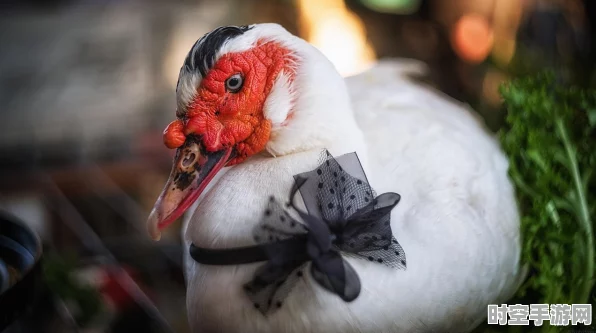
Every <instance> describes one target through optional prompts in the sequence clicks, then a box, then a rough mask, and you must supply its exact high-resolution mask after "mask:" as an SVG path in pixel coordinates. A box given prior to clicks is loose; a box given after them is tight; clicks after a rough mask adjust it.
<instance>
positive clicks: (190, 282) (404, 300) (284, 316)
mask: <svg viewBox="0 0 596 333" xmlns="http://www.w3.org/2000/svg"><path fill="white" fill-rule="evenodd" d="M418 68H419V64H416V63H414V62H410V61H384V62H380V63H379V64H377V66H376V67H374V68H372V69H370V70H369V71H367V72H365V73H362V74H360V75H358V76H355V77H350V78H347V79H346V80H345V82H346V86H345V87H344V89H345V91H346V96H345V97H346V98H347V100H348V101H349V103H351V106H350V107H349V108H348V110H346V112H347V113H351V114H352V115H353V119H354V123H353V124H352V125H350V126H348V127H349V128H350V130H349V131H346V132H345V133H342V134H340V135H337V136H336V138H335V140H333V141H327V142H326V146H324V147H323V146H316V145H315V146H314V147H312V148H311V149H307V150H303V151H300V152H296V153H289V154H283V155H282V156H277V157H274V156H271V154H267V153H263V154H258V155H255V156H252V157H251V158H249V159H247V160H246V161H245V162H243V163H242V164H238V165H235V166H233V167H230V168H227V169H226V170H225V172H224V173H220V174H219V175H218V176H217V179H215V180H214V181H213V182H212V183H211V185H210V187H209V188H207V190H206V192H205V193H204V195H203V197H202V198H201V199H200V200H199V201H198V202H197V204H196V205H195V206H193V208H192V209H195V210H194V212H192V213H191V214H189V215H188V218H187V220H186V221H185V228H184V230H183V237H184V240H185V243H186V245H189V244H190V243H194V244H196V245H197V246H201V247H207V248H229V247H236V246H246V245H254V240H253V239H252V231H253V229H254V228H255V226H256V225H257V224H258V223H259V221H260V219H261V218H262V215H263V210H264V207H266V202H267V200H268V198H269V196H271V195H273V196H275V197H277V198H280V199H282V200H283V199H285V198H287V196H288V193H289V192H290V189H291V187H292V185H293V181H294V179H293V176H294V175H296V174H299V173H302V172H305V171H310V170H312V169H314V168H315V167H316V166H317V165H318V163H319V161H320V156H321V151H322V150H323V149H328V150H329V151H330V152H331V154H332V155H334V156H339V155H342V154H345V153H349V152H354V151H355V152H357V153H358V156H359V157H360V159H361V161H362V162H363V165H364V169H365V171H366V172H367V177H368V179H369V182H370V183H371V185H372V187H373V189H374V190H375V191H376V192H377V194H380V193H384V192H397V193H399V194H400V195H401V197H402V200H401V202H400V203H399V205H398V206H397V207H396V208H395V209H394V210H393V211H392V215H391V227H392V230H393V234H394V236H395V237H396V238H397V239H398V241H399V242H400V244H401V245H402V247H403V248H404V250H405V252H406V256H407V269H406V270H394V269H391V268H388V267H386V266H383V265H379V264H376V263H371V262H368V261H366V260H361V259H355V258H346V260H348V261H349V263H350V264H351V265H352V266H353V267H354V268H355V270H356V272H357V273H358V275H359V277H360V280H361V283H362V291H361V293H360V295H359V297H358V298H357V299H356V300H354V301H353V302H350V303H346V302H344V301H342V300H341V299H340V298H339V297H337V296H336V295H335V294H332V293H330V292H328V291H326V290H325V289H323V288H322V287H321V286H319V285H318V284H317V283H316V282H315V281H314V280H313V279H312V277H311V276H310V275H309V274H305V275H304V277H303V278H302V279H301V280H300V281H299V282H298V283H297V284H296V286H295V287H294V289H293V290H292V291H291V292H290V294H289V295H288V296H287V298H286V299H285V300H284V304H283V306H282V307H281V308H280V309H278V310H276V311H275V312H274V313H272V314H270V315H268V316H263V315H262V314H261V313H260V312H258V311H257V310H256V309H255V308H254V307H253V306H252V304H251V302H250V300H249V299H248V298H247V297H246V295H245V294H244V291H243V289H242V286H243V284H244V283H246V282H248V281H250V279H251V278H252V276H253V274H254V272H255V270H256V268H257V267H259V266H260V265H262V263H258V264H246V265H238V266H209V265H201V264H199V263H197V262H195V261H194V260H193V259H192V258H190V257H189V256H188V255H187V256H186V257H185V261H186V272H185V276H186V279H187V288H188V293H187V309H188V316H189V321H190V324H191V327H192V328H193V331H194V332H226V333H227V332H288V333H290V332H326V333H334V332H338V333H340V332H341V333H348V332H467V331H470V330H472V329H473V328H474V327H475V326H477V325H478V324H479V323H481V322H482V321H483V320H485V318H486V311H487V305H488V304H495V303H499V302H502V301H504V300H506V299H507V298H508V297H509V296H510V295H511V294H512V293H513V292H514V291H515V288H516V286H517V281H518V280H519V268H518V260H519V252H520V245H519V217H518V215H517V208H516V204H515V199H514V193H513V188H512V186H511V184H510V182H509V180H508V177H507V160H506V158H505V156H504V155H503V153H502V152H501V150H500V149H499V146H498V144H497V142H496V140H495V139H494V138H493V137H492V135H491V134H489V132H488V131H487V130H486V129H485V128H484V127H483V125H482V123H481V122H480V121H479V120H478V119H477V118H476V117H474V116H473V114H472V112H471V111H470V110H469V109H467V108H466V107H465V106H463V105H459V104H458V103H456V102H453V101H451V100H449V99H448V98H446V97H443V96H441V95H440V94H439V93H436V92H434V91H432V90H430V89H429V88H426V87H422V86H419V85H417V84H414V83H413V82H412V81H410V80H409V79H408V78H407V77H406V74H408V73H409V72H411V71H418ZM340 88H341V87H340ZM341 97H342V95H341V94H339V98H341Z"/></svg>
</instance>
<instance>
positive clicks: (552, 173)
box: [499, 72, 596, 331]
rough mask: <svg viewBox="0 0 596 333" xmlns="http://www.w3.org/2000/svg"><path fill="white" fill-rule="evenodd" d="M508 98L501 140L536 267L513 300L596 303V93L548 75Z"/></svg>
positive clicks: (529, 257) (526, 246)
mask: <svg viewBox="0 0 596 333" xmlns="http://www.w3.org/2000/svg"><path fill="white" fill-rule="evenodd" d="M501 95H502V97H503V99H504V106H505V107H506V110H507V119H506V126H505V128H503V129H502V130H501V132H500V133H499V134H500V140H501V144H502V146H503V149H504V150H505V152H506V154H507V155H508V157H509V161H510V177H511V179H512V181H513V182H514V184H515V187H516V192H517V199H518V205H519V208H520V213H521V233H522V264H524V265H527V266H528V268H529V273H528V277H527V279H526V280H525V283H524V284H523V285H522V287H521V288H520V289H519V290H518V292H517V294H516V296H515V299H514V300H513V301H517V302H519V303H522V304H531V303H548V304H555V303H563V304H573V303H594V300H595V298H594V281H595V271H596V268H595V260H596V258H595V243H594V240H595V238H596V237H595V235H594V229H595V228H594V221H595V220H596V218H595V211H596V202H595V192H596V191H595V189H596V181H595V179H594V178H595V177H594V175H593V171H594V168H595V167H596V91H593V90H583V89H580V88H576V87H569V86H566V85H564V84H562V83H561V82H558V81H557V78H556V77H555V75H554V74H552V73H548V72H546V73H541V74H538V75H534V76H530V77H524V78H520V79H516V80H513V81H511V82H508V83H506V84H504V85H503V86H502V87H501ZM511 302H512V301H510V302H509V303H511ZM543 329H544V330H547V331H549V330H551V329H554V327H549V326H548V325H547V326H545V327H544V328H543Z"/></svg>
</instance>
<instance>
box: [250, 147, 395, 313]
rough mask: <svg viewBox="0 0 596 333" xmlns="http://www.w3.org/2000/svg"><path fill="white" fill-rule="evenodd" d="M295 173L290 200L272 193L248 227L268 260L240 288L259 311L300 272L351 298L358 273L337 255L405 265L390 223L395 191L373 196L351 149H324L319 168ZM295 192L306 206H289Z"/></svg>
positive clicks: (275, 303)
mask: <svg viewBox="0 0 596 333" xmlns="http://www.w3.org/2000/svg"><path fill="white" fill-rule="evenodd" d="M294 178H295V185H294V188H293V190H292V191H291V194H290V200H289V203H287V204H286V205H285V208H284V207H283V206H282V205H280V204H279V203H278V202H277V201H276V200H275V199H274V198H271V200H270V201H269V203H268V205H267V207H266V210H265V213H264V218H263V220H262V221H261V223H260V224H259V225H258V226H257V227H256V228H255V230H254V239H255V241H256V242H257V243H259V244H260V245H266V246H263V247H262V248H263V249H264V251H265V252H266V255H267V258H268V261H267V262H266V263H265V264H264V265H263V266H261V267H259V268H258V269H257V271H256V272H255V275H254V276H253V279H252V280H251V281H250V282H248V283H247V284H245V285H244V290H245V292H246V294H247V295H248V297H249V298H250V300H251V301H252V302H253V305H254V307H255V308H257V309H258V310H259V311H260V312H261V313H263V314H265V315H267V314H269V313H271V312H273V311H274V310H276V309H278V308H280V307H281V306H282V305H283V301H284V299H285V297H286V296H287V295H288V294H289V292H290V291H291V289H292V288H293V286H294V285H295V284H296V283H297V282H298V281H299V280H300V279H301V278H303V277H304V275H305V274H306V273H305V272H309V273H310V275H311V276H312V278H313V279H314V280H315V281H316V282H317V283H318V284H320V285H321V286H322V287H324V288H325V289H327V290H329V291H331V292H333V293H335V294H337V295H338V296H339V297H341V298H342V299H343V300H344V301H346V302H350V301H353V300H354V299H356V298H357V297H358V295H359V294H360V289H361V285H360V279H359V278H358V274H357V273H356V271H355V270H354V268H353V267H352V266H351V265H350V264H349V263H348V262H347V261H346V260H344V258H343V255H345V256H352V257H355V258H360V259H363V260H367V261H369V262H374V263H376V264H383V265H386V266H389V267H391V268H395V269H405V268H406V257H405V253H404V250H403V249H402V247H401V246H400V245H399V243H398V242H397V240H396V238H395V237H394V236H393V234H392V231H391V224H390V219H391V210H392V209H393V208H394V207H395V206H396V205H397V204H398V202H399V200H400V195H399V194H397V193H384V194H381V195H379V196H375V193H374V191H373V190H372V188H371V187H370V185H369V184H368V181H367V180H366V175H365V173H364V171H363V169H362V166H361V164H360V161H359V160H358V157H357V155H356V153H351V154H347V155H343V156H341V157H339V158H337V159H335V158H333V157H332V156H331V154H330V153H329V152H328V151H325V152H324V155H323V157H322V162H321V164H320V166H319V167H318V168H316V169H315V170H313V171H310V172H306V173H303V174H300V175H296V176H295V177H294ZM297 192H300V195H301V197H302V199H303V202H304V204H305V207H306V210H307V211H306V212H305V211H302V210H301V209H299V208H298V207H296V205H295V204H294V198H295V197H296V194H297ZM299 220H302V221H303V222H299Z"/></svg>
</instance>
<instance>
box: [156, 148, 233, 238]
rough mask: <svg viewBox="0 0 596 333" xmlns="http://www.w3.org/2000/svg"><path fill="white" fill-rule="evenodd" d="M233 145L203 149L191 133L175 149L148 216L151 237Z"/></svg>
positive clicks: (181, 211) (196, 192)
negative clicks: (209, 149) (165, 176)
mask: <svg viewBox="0 0 596 333" xmlns="http://www.w3.org/2000/svg"><path fill="white" fill-rule="evenodd" d="M232 151H233V149H232V148H226V149H223V150H220V151H216V152H206V151H205V149H204V148H203V146H202V145H201V144H200V141H199V140H198V139H197V138H196V137H194V136H190V137H188V138H187V140H186V141H185V143H184V144H183V145H182V146H181V147H180V148H178V149H177V150H176V156H175V157H174V165H173V166H172V171H171V172H170V178H169V179H168V181H167V182H166V185H165V187H164V189H163V190H162V192H161V194H160V195H159V197H158V198H157V202H156V203H155V206H154V207H153V210H152V211H151V214H150V215H149V219H148V221H147V229H148V231H149V234H150V235H151V237H152V238H153V239H154V240H159V239H160V238H161V230H163V229H164V228H165V227H167V226H168V225H170V224H171V223H172V222H174V221H175V220H176V219H178V218H179V217H180V216H182V214H184V212H185V211H186V210H187V209H188V207H190V206H191V205H192V204H193V203H194V202H195V201H196V200H197V199H198V198H199V196H200V195H201V193H202V192H203V190H204V189H205V187H206V186H207V185H208V184H209V182H210V181H211V179H213V177H214V176H215V175H216V174H217V172H219V170H221V168H223V167H224V166H225V165H226V163H227V162H228V161H229V160H230V158H231V157H232V156H231V155H232Z"/></svg>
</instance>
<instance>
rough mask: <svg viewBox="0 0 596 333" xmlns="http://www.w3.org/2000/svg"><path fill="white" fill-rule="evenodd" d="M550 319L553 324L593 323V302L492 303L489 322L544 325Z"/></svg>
mask: <svg viewBox="0 0 596 333" xmlns="http://www.w3.org/2000/svg"><path fill="white" fill-rule="evenodd" d="M545 321H549V322H550V324H551V325H552V326H570V325H572V326H573V325H580V324H583V325H591V324H592V304H571V305H570V304H550V305H549V304H530V305H522V304H515V305H507V304H501V305H496V304H490V305H489V306H488V323H489V324H493V325H497V324H498V325H530V322H532V323H533V325H534V326H542V325H543V323H544V322H545Z"/></svg>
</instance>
